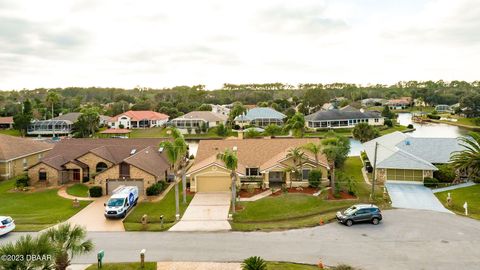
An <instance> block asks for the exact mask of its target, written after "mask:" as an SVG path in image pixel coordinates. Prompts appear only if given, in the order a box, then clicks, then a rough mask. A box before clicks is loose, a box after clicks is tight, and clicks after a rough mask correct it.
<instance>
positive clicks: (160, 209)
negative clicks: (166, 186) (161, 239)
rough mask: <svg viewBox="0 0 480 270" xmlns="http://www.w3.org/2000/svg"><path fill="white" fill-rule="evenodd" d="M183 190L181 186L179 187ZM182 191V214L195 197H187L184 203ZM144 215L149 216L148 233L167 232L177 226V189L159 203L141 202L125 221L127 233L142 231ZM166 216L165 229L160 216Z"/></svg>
mask: <svg viewBox="0 0 480 270" xmlns="http://www.w3.org/2000/svg"><path fill="white" fill-rule="evenodd" d="M179 188H180V189H181V185H180V187H179ZM182 198H183V197H182V191H181V190H180V214H181V215H182V214H183V212H185V210H186V209H187V207H188V204H190V201H191V200H192V198H193V195H187V204H186V205H185V204H183V203H182ZM144 214H147V215H148V221H149V224H148V226H147V229H146V230H147V231H165V230H168V229H169V228H170V227H172V226H173V225H174V224H175V188H172V189H171V190H170V191H169V192H168V194H167V195H166V196H165V198H163V200H161V201H158V202H141V203H139V204H138V205H137V206H136V207H135V209H134V210H133V212H132V213H130V215H128V217H127V218H126V219H125V220H124V221H123V225H124V227H125V230H127V231H142V230H143V226H142V223H141V222H140V221H141V218H142V216H143V215H144ZM161 215H164V228H163V229H162V228H161V226H160V216H161Z"/></svg>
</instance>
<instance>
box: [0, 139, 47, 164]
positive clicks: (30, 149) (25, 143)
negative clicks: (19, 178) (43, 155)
mask: <svg viewBox="0 0 480 270" xmlns="http://www.w3.org/2000/svg"><path fill="white" fill-rule="evenodd" d="M52 148H53V145H52V144H50V143H45V142H40V141H36V140H33V139H29V138H21V137H14V136H9V135H2V134H0V161H6V160H12V159H16V158H19V157H22V156H26V155H31V154H33V153H37V152H42V151H47V150H50V149H52Z"/></svg>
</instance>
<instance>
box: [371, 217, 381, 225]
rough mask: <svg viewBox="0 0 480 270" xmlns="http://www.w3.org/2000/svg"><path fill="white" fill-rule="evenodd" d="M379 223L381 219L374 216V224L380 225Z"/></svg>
mask: <svg viewBox="0 0 480 270" xmlns="http://www.w3.org/2000/svg"><path fill="white" fill-rule="evenodd" d="M378 223H380V219H378V218H373V219H372V224H373V225H378Z"/></svg>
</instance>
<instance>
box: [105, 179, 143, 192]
mask: <svg viewBox="0 0 480 270" xmlns="http://www.w3.org/2000/svg"><path fill="white" fill-rule="evenodd" d="M119 186H137V187H138V193H139V195H145V194H144V189H143V180H142V179H139V180H136V179H135V180H134V179H128V180H122V179H107V195H111V194H112V193H113V191H114V190H115V189H116V188H118V187H119Z"/></svg>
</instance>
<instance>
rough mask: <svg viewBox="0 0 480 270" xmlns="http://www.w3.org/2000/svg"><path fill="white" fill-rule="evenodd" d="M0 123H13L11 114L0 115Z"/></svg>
mask: <svg viewBox="0 0 480 270" xmlns="http://www.w3.org/2000/svg"><path fill="white" fill-rule="evenodd" d="M0 124H13V116H7V117H0Z"/></svg>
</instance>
